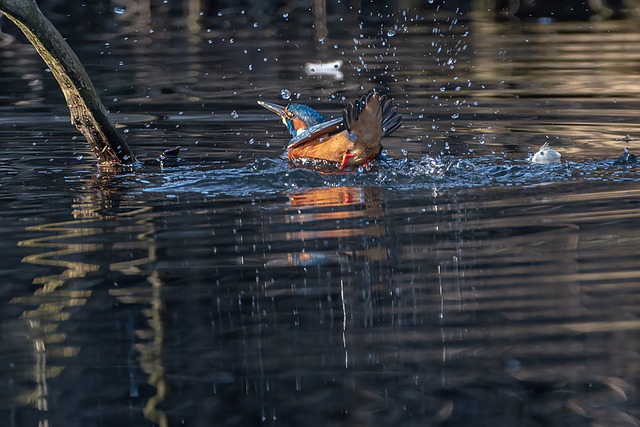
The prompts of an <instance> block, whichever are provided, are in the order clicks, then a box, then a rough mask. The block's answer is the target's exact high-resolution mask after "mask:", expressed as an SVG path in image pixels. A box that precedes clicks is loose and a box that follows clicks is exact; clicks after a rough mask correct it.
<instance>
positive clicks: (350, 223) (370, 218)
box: [266, 187, 389, 266]
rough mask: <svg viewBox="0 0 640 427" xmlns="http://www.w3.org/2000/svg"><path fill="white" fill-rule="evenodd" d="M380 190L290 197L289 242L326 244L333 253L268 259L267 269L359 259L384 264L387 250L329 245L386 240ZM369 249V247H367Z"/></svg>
mask: <svg viewBox="0 0 640 427" xmlns="http://www.w3.org/2000/svg"><path fill="white" fill-rule="evenodd" d="M381 191H383V190H382V189H381V188H379V187H329V188H310V189H306V190H301V191H294V192H291V193H289V208H290V210H291V211H292V213H291V214H289V215H287V216H286V218H287V222H288V223H289V224H295V225H296V227H295V230H294V231H288V232H287V233H286V236H285V239H286V240H289V241H324V242H325V243H326V244H327V246H328V247H331V248H333V249H326V250H325V249H318V250H308V249H306V248H305V250H303V251H296V252H289V253H286V254H273V255H269V256H268V259H267V262H266V264H267V266H283V265H288V266H309V265H320V264H336V263H337V264H342V263H348V262H351V261H353V260H354V258H358V259H369V260H378V261H379V260H384V259H387V258H388V256H389V255H388V250H387V248H385V247H381V246H379V245H372V247H365V248H362V245H360V244H359V245H358V247H359V248H360V249H354V250H350V249H349V246H348V245H345V244H343V245H337V248H338V249H336V245H333V244H331V245H329V244H328V240H329V239H338V240H341V239H348V238H353V237H361V238H364V239H368V238H374V237H376V236H383V235H385V234H386V227H385V226H384V225H383V224H382V223H381V222H380V221H379V220H380V219H381V218H382V216H383V214H384V209H383V205H382V202H381V194H380V193H381ZM365 246H366V245H365Z"/></svg>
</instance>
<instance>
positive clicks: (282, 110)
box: [258, 101, 286, 118]
mask: <svg viewBox="0 0 640 427" xmlns="http://www.w3.org/2000/svg"><path fill="white" fill-rule="evenodd" d="M258 104H260V105H262V106H263V107H264V108H266V109H267V110H269V111H271V112H272V113H276V114H277V115H279V116H280V117H282V118H286V113H285V107H282V106H280V105H278V104H272V103H270V102H264V101H258Z"/></svg>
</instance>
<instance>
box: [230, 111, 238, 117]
mask: <svg viewBox="0 0 640 427" xmlns="http://www.w3.org/2000/svg"><path fill="white" fill-rule="evenodd" d="M231 117H232V118H234V119H237V118H238V112H237V111H236V110H233V111H232V112H231Z"/></svg>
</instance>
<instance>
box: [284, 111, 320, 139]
mask: <svg viewBox="0 0 640 427" xmlns="http://www.w3.org/2000/svg"><path fill="white" fill-rule="evenodd" d="M286 109H287V111H289V112H290V113H291V114H293V116H294V118H295V119H298V120H300V121H302V122H304V124H305V129H306V128H310V127H312V126H315V125H319V124H320V123H323V122H324V117H322V114H320V113H318V112H317V111H316V110H314V109H313V108H311V107H309V106H308V105H305V104H289V105H287V108H286ZM287 127H288V128H289V132H291V135H292V136H297V135H298V132H297V129H296V126H294V123H293V120H292V119H287Z"/></svg>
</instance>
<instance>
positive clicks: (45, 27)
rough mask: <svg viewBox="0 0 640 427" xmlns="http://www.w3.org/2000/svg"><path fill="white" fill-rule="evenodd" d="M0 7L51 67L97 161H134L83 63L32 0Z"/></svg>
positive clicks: (4, 0)
mask: <svg viewBox="0 0 640 427" xmlns="http://www.w3.org/2000/svg"><path fill="white" fill-rule="evenodd" d="M0 11H1V12H2V13H4V14H5V15H6V16H7V18H9V19H10V20H11V21H13V22H14V23H15V24H16V25H17V26H18V27H19V28H20V30H22V32H23V33H24V34H25V36H26V37H27V38H28V39H29V41H30V42H31V44H32V45H33V46H34V47H35V48H36V50H37V51H38V53H39V54H40V56H41V57H42V59H43V60H44V62H46V63H47V65H48V66H49V68H50V69H51V72H52V73H53V75H54V77H55V78H56V80H57V81H58V84H59V85H60V89H62V93H63V94H64V97H65V99H66V101H67V105H68V106H69V111H70V113H71V123H72V124H73V125H74V126H75V127H76V128H78V130H79V131H80V132H81V133H82V134H83V135H84V137H85V138H86V139H87V141H88V142H89V144H90V145H91V149H92V150H93V152H94V153H95V154H96V156H98V160H99V162H100V163H120V164H131V163H134V162H136V158H135V156H134V155H133V152H132V151H131V148H129V145H128V144H127V143H126V142H125V140H124V139H123V138H122V136H121V135H120V133H119V132H118V131H117V130H116V128H115V126H114V125H113V123H111V121H110V120H109V113H108V112H107V110H106V108H105V107H104V105H102V102H101V101H100V98H98V95H97V93H96V90H95V89H94V87H93V84H92V83H91V80H90V79H89V76H88V75H87V72H86V70H85V69H84V66H83V65H82V63H80V60H79V59H78V57H77V56H76V54H75V53H74V52H73V50H71V47H69V45H68V44H67V42H66V41H65V40H64V38H63V37H62V35H61V34H60V33H59V32H58V30H57V29H56V28H55V27H54V26H53V24H52V23H51V22H50V21H49V20H48V19H47V18H46V17H45V16H44V15H43V14H42V12H41V11H40V9H38V6H37V5H36V2H35V0H0Z"/></svg>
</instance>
